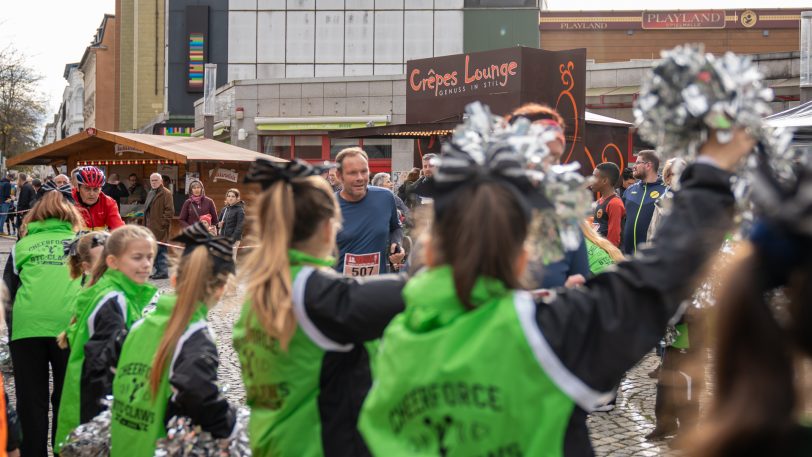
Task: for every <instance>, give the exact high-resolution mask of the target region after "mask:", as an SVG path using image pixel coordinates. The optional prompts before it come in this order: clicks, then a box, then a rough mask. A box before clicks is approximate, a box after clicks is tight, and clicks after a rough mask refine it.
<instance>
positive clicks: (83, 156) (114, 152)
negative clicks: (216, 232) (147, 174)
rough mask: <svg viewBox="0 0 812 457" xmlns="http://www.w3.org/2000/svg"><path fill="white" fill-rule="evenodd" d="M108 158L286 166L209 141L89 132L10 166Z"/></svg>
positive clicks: (18, 157)
mask: <svg viewBox="0 0 812 457" xmlns="http://www.w3.org/2000/svg"><path fill="white" fill-rule="evenodd" d="M69 157H72V158H74V159H75V160H77V161H88V160H96V161H98V160H100V158H104V159H105V160H108V161H109V162H111V164H116V162H123V163H122V164H128V163H129V164H139V163H144V164H145V163H150V162H156V163H177V164H185V163H187V162H190V161H199V162H252V161H254V160H255V159H257V158H258V157H262V158H264V159H268V160H275V161H280V162H284V160H283V159H278V158H275V157H272V156H269V155H267V154H262V153H259V152H255V151H251V150H249V149H245V148H241V147H238V146H232V145H230V144H226V143H222V142H219V141H215V140H209V139H205V138H192V137H178V136H162V135H148V134H143V133H121V132H107V131H104V130H96V129H92V128H91V129H87V130H85V131H84V132H80V133H77V134H75V135H71V136H69V137H68V138H65V139H63V140H60V141H57V142H55V143H51V144H47V145H45V146H43V147H41V148H37V149H34V150H31V151H28V152H24V153H22V154H19V155H16V156H14V157H11V158H9V159H8V160H7V162H6V166H8V167H13V166H16V165H49V164H57V163H64V162H67V160H68V158H69Z"/></svg>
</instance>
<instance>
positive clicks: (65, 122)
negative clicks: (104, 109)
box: [56, 63, 85, 140]
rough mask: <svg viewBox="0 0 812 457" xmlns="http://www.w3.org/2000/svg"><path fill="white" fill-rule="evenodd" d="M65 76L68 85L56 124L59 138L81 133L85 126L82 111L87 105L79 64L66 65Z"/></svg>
mask: <svg viewBox="0 0 812 457" xmlns="http://www.w3.org/2000/svg"><path fill="white" fill-rule="evenodd" d="M63 76H64V78H65V80H66V81H67V82H68V85H67V87H65V90H64V91H63V92H62V104H61V105H60V106H59V113H58V118H57V124H56V139H57V140H61V139H62V138H67V137H69V136H71V135H73V134H75V133H79V132H81V131H82V130H83V129H84V128H85V118H84V114H83V113H82V112H83V110H84V106H85V88H84V78H83V76H82V72H81V71H80V70H79V64H78V63H69V64H67V65H65V72H64V73H63Z"/></svg>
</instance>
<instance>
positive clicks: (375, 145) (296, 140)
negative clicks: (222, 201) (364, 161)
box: [260, 135, 392, 166]
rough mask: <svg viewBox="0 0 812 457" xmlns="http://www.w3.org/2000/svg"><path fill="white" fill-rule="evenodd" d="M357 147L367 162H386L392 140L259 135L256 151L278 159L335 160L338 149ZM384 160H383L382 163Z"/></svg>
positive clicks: (339, 150)
mask: <svg viewBox="0 0 812 457" xmlns="http://www.w3.org/2000/svg"><path fill="white" fill-rule="evenodd" d="M352 147H360V148H363V149H364V151H366V153H367V155H368V156H369V159H370V163H371V164H372V162H373V161H375V163H376V164H378V165H381V164H384V163H386V164H388V163H389V161H390V160H391V159H392V140H390V139H378V138H366V139H363V140H359V139H343V138H333V139H330V138H328V137H327V136H326V135H298V136H293V135H263V136H261V137H260V150H261V151H262V152H263V153H265V154H268V155H272V156H274V157H279V158H280V159H287V160H291V159H292V158H294V157H295V158H297V159H304V160H309V161H311V162H312V161H320V160H328V157H329V160H335V158H336V156H337V155H338V153H339V152H341V150H342V149H346V148H352ZM383 161H385V162H383ZM381 166H383V165H381Z"/></svg>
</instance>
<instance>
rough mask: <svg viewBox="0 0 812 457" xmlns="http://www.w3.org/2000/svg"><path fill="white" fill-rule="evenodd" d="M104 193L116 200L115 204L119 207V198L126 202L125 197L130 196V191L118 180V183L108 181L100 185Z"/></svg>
mask: <svg viewBox="0 0 812 457" xmlns="http://www.w3.org/2000/svg"><path fill="white" fill-rule="evenodd" d="M101 191H102V192H103V193H104V195H107V196H108V197H110V198H112V199H113V200H115V201H116V205H118V206H119V207H120V206H121V199H122V198H123V199H124V203H127V197H129V196H130V191H128V190H127V186H125V185H124V183H122V182H119V183H118V184H110V183H109V182H108V183H107V184H105V185H104V186H102V190H101Z"/></svg>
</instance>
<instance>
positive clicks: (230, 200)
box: [217, 189, 245, 244]
mask: <svg viewBox="0 0 812 457" xmlns="http://www.w3.org/2000/svg"><path fill="white" fill-rule="evenodd" d="M217 220H218V222H217V227H218V228H219V229H220V236H224V237H227V238H228V239H230V240H231V241H232V242H233V243H235V244H236V243H238V242H239V241H240V240H241V239H242V226H243V221H244V220H245V202H243V201H242V200H240V191H239V190H237V189H228V191H226V205H225V206H224V207H223V209H221V210H220V216H219V217H218V219H217Z"/></svg>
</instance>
